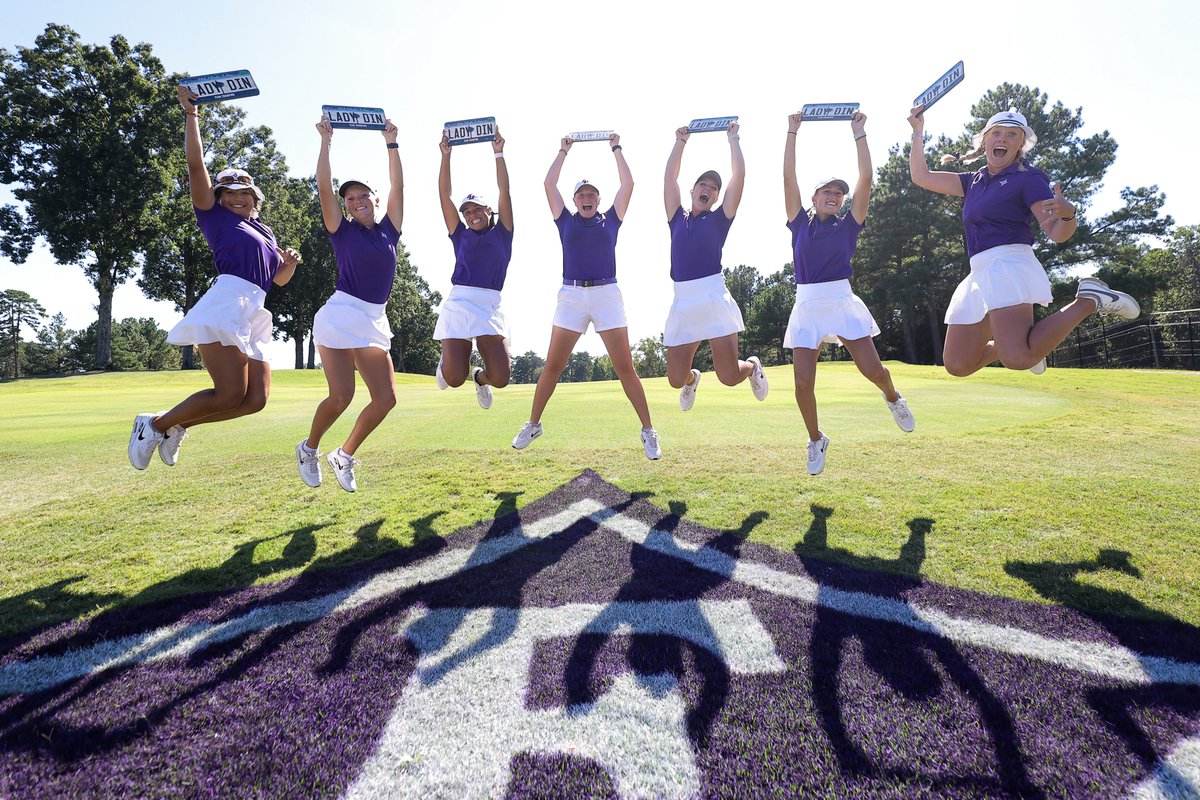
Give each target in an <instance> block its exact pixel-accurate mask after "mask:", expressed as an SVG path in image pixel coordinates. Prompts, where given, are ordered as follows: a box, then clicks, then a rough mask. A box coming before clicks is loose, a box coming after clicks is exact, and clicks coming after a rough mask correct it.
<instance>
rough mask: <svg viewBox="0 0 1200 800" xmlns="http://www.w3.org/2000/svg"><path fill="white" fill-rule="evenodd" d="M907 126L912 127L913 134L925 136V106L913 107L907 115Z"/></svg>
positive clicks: (922, 104)
mask: <svg viewBox="0 0 1200 800" xmlns="http://www.w3.org/2000/svg"><path fill="white" fill-rule="evenodd" d="M908 124H909V125H912V129H913V133H919V134H921V135H922V136H924V135H925V104H924V103H921V104H920V105H918V106H914V107H913V110H912V111H910V112H909V114H908Z"/></svg>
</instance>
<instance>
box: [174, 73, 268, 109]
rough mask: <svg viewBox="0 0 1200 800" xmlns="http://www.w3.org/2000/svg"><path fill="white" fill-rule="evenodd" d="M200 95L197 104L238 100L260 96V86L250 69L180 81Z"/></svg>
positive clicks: (198, 76) (197, 76)
mask: <svg viewBox="0 0 1200 800" xmlns="http://www.w3.org/2000/svg"><path fill="white" fill-rule="evenodd" d="M179 82H180V83H182V84H183V85H184V86H186V87H188V88H189V89H191V90H192V91H193V92H195V93H196V94H197V95H198V98H197V99H196V101H195V103H196V105H198V106H202V105H204V104H205V103H216V102H219V101H221V100H236V99H237V98H239V97H253V96H254V95H256V94H258V84H256V83H255V82H254V77H253V76H252V75H251V74H250V70H248V69H239V70H236V71H234V72H214V73H213V74H212V75H193V76H191V77H190V78H182V79H180V81H179Z"/></svg>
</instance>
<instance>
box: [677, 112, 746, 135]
mask: <svg viewBox="0 0 1200 800" xmlns="http://www.w3.org/2000/svg"><path fill="white" fill-rule="evenodd" d="M737 120H738V118H737V116H736V115H735V116H732V117H705V118H704V119H694V120H692V121H691V122H689V123H688V126H687V130H688V133H707V132H708V131H725V130H729V123H731V122H737Z"/></svg>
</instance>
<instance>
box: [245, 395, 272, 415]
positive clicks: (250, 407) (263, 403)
mask: <svg viewBox="0 0 1200 800" xmlns="http://www.w3.org/2000/svg"><path fill="white" fill-rule="evenodd" d="M266 407H267V396H266V395H265V394H248V395H246V397H245V399H244V400H243V401H242V405H241V409H242V411H244V412H245V413H247V414H257V413H258V412H259V411H262V410H263V409H264V408H266Z"/></svg>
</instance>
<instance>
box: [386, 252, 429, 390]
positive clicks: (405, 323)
mask: <svg viewBox="0 0 1200 800" xmlns="http://www.w3.org/2000/svg"><path fill="white" fill-rule="evenodd" d="M441 302H442V295H441V293H440V292H435V291H433V290H432V289H430V288H429V284H428V283H427V282H426V280H425V279H424V278H422V277H421V276H420V275H418V274H417V271H416V269H414V268H413V265H412V264H411V263H409V260H408V251H407V250H406V249H405V248H404V244H403V242H401V244H400V248H399V261H398V263H397V264H396V280H395V281H394V282H393V283H392V296H391V297H390V298H389V299H388V302H387V317H388V324H389V325H391V326H392V363H393V364H394V365H395V367H396V371H397V372H410V373H414V374H418V375H432V374H433V372H434V370H435V369H437V362H438V358H440V357H441V348H440V347H439V346H438V343H437V342H436V341H435V340H434V339H433V329H434V326H435V324H436V323H437V314H436V313H435V312H434V308H435V307H437V306H439V305H440V304H441Z"/></svg>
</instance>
